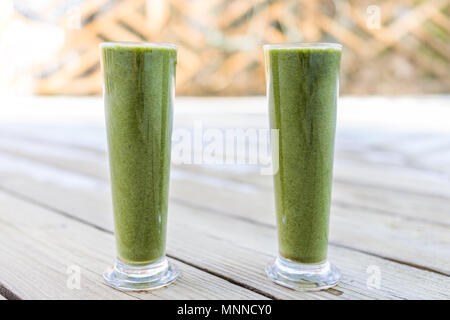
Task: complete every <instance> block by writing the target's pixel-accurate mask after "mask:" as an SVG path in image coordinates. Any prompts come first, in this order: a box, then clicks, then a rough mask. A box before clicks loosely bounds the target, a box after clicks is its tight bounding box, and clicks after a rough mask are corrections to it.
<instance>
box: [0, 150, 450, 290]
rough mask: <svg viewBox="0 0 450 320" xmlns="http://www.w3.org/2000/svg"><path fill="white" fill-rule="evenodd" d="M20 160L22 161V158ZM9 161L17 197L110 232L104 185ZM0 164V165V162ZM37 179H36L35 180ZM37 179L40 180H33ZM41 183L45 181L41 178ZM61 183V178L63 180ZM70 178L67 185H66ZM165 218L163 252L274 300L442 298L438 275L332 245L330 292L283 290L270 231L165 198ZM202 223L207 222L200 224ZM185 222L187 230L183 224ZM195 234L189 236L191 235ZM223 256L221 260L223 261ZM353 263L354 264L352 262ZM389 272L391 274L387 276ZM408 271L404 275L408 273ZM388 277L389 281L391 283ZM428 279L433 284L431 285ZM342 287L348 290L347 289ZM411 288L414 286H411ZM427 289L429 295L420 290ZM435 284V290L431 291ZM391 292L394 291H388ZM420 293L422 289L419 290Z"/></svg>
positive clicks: (5, 176) (6, 179) (7, 182)
mask: <svg viewBox="0 0 450 320" xmlns="http://www.w3.org/2000/svg"><path fill="white" fill-rule="evenodd" d="M22 161H23V160H22ZM14 162H15V164H16V166H17V168H18V170H19V171H20V172H21V173H20V174H18V173H17V172H16V173H13V174H10V176H9V177H8V174H4V171H3V172H2V179H1V181H2V182H4V183H5V185H4V186H7V189H8V190H14V192H15V194H16V195H17V196H22V197H24V199H26V200H27V201H36V202H38V203H39V204H40V205H41V206H51V207H52V208H53V209H54V210H57V211H59V212H60V214H64V215H68V216H70V217H71V218H74V219H79V220H81V221H83V222H88V223H90V224H92V225H95V226H98V227H101V228H102V229H103V228H105V229H107V230H112V214H111V208H110V204H109V203H110V201H109V200H108V199H109V192H108V187H107V185H106V184H105V183H102V182H101V181H95V179H93V178H91V177H83V178H82V176H80V175H75V176H72V178H71V173H70V172H67V171H66V172H65V171H62V170H60V169H58V174H57V175H55V174H52V173H51V171H52V170H54V169H52V168H51V167H47V168H45V167H44V166H43V165H41V164H38V163H34V164H33V162H32V161H29V160H27V161H26V163H27V164H26V166H31V168H32V170H33V171H37V172H40V177H32V176H31V175H30V173H29V172H25V170H27V169H25V166H22V165H20V161H19V159H15V161H14ZM0 163H3V164H4V163H5V162H3V161H0ZM80 178H82V179H83V180H86V181H85V183H88V181H90V184H91V186H92V189H89V190H86V185H85V184H84V183H83V184H81V185H79V184H80V183H81V181H79V180H78V181H77V179H80ZM36 179H37V181H36ZM39 180H41V181H39ZM43 181H45V182H43ZM64 181H65V182H64ZM69 181H72V183H69ZM170 208H171V209H170V210H171V211H170V212H171V214H170V219H169V226H170V227H169V236H168V237H169V238H168V239H169V249H168V252H169V253H170V254H171V255H172V256H174V257H176V258H179V257H180V255H181V258H179V259H181V260H183V261H186V262H189V263H190V264H194V265H198V266H200V267H202V268H204V269H205V270H209V271H210V272H214V273H215V274H221V275H224V276H226V277H227V278H228V277H230V278H231V279H235V281H237V282H239V283H244V284H246V285H247V286H250V287H254V288H260V289H261V288H262V289H263V290H264V292H267V293H270V294H271V295H273V296H275V297H278V298H297V299H298V298H303V299H306V298H319V297H321V298H347V299H348V298H358V299H361V298H364V297H365V298H395V297H397V298H411V297H412V296H415V295H417V296H421V295H422V294H423V295H424V296H422V297H428V296H434V297H437V298H438V297H440V298H443V296H442V292H445V291H442V290H443V288H446V286H448V283H447V282H445V279H448V278H446V277H442V276H440V275H438V274H435V273H431V272H427V271H423V270H420V269H416V268H410V267H408V266H404V265H401V264H397V263H393V262H391V261H388V260H385V259H381V258H377V257H373V256H371V255H367V254H364V253H359V252H355V251H354V250H349V249H346V248H339V247H336V246H331V247H330V258H331V259H333V261H335V262H336V264H337V265H338V266H340V267H341V269H342V270H343V271H344V275H345V278H344V281H343V283H342V284H341V285H340V286H339V287H338V288H337V289H336V290H338V294H339V295H334V293H336V291H332V292H329V291H328V292H320V293H297V292H293V291H291V290H285V289H284V288H282V287H279V286H276V285H274V284H272V283H270V282H269V281H268V280H267V278H266V276H265V274H264V271H263V268H264V265H265V263H267V261H268V260H269V259H270V257H271V256H273V255H274V254H275V245H276V240H275V230H274V228H272V227H269V228H267V227H266V226H261V225H258V224H255V223H249V222H246V223H245V222H243V221H242V220H241V219H234V218H232V217H229V216H228V215H223V216H221V215H218V216H214V215H211V212H208V211H206V212H204V210H200V209H199V208H189V207H187V208H186V207H185V206H181V205H178V204H176V203H173V202H171V204H170ZM205 221H208V223H205ZM186 226H188V228H186ZM194 235H195V236H194ZM225 258H226V259H225ZM356 261H358V263H357V264H355V262H356ZM372 264H375V265H379V266H385V265H387V266H388V267H387V268H385V267H382V270H383V274H384V273H385V272H386V273H387V275H386V278H387V279H389V280H388V283H386V284H385V285H386V286H387V288H389V289H388V290H386V289H384V288H383V290H375V291H371V290H367V287H366V283H365V281H366V280H367V274H366V269H367V267H368V266H369V265H372ZM399 268H400V270H401V271H400V272H401V274H402V275H404V276H405V277H406V278H408V277H410V280H409V281H404V280H403V281H404V282H403V281H401V282H400V283H397V282H396V280H395V279H397V276H396V273H397V272H399V271H398V270H399ZM390 272H392V274H391V275H389V274H390ZM408 274H409V276H408ZM391 281H394V283H392V282H391ZM410 282H411V283H414V290H412V289H411V288H408V289H405V288H404V286H405V285H408V283H410ZM432 283H435V284H434V285H432ZM347 286H348V288H347ZM416 286H417V287H416ZM425 287H429V288H430V290H432V291H434V290H435V291H434V292H433V293H430V292H429V291H428V290H427V291H426V292H424V291H423V288H425ZM434 288H435V289H434ZM392 290H394V293H392ZM421 292H422V293H421Z"/></svg>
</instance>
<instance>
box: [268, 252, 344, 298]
mask: <svg viewBox="0 0 450 320" xmlns="http://www.w3.org/2000/svg"><path fill="white" fill-rule="evenodd" d="M266 273H267V275H268V276H269V279H270V280H272V281H273V282H275V283H277V284H279V285H282V286H284V287H288V288H291V289H294V290H299V291H318V290H324V289H328V288H331V287H333V286H335V285H337V284H338V282H339V280H340V279H341V272H340V271H339V269H338V268H336V267H335V266H334V265H332V264H331V263H329V262H328V261H324V262H321V263H317V264H304V263H297V262H293V261H290V260H287V259H284V258H282V257H277V258H275V260H273V261H272V262H271V263H269V264H268V265H267V267H266Z"/></svg>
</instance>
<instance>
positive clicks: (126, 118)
mask: <svg viewBox="0 0 450 320" xmlns="http://www.w3.org/2000/svg"><path fill="white" fill-rule="evenodd" d="M100 49H101V58H102V59H101V60H102V69H103V74H104V102H105V115H106V129H107V138H108V151H109V166H110V174H111V191H112V200H113V210H114V225H115V237H116V245H117V253H118V262H117V263H116V266H115V269H114V270H115V272H116V273H117V274H114V271H112V272H113V273H110V274H109V276H107V275H105V279H106V280H107V282H108V283H109V284H111V285H113V286H116V287H120V286H122V287H121V288H122V289H138V290H142V289H146V288H153V287H159V286H161V285H164V284H162V283H160V282H159V281H156V282H155V283H151V282H152V281H150V280H151V279H150V280H149V279H147V280H144V281H140V280H139V279H138V280H136V279H134V280H136V281H138V282H140V284H139V285H137V286H136V285H134V286H131V287H126V285H125V284H124V283H120V281H119V280H120V279H119V278H120V277H118V270H119V269H120V275H121V276H122V278H123V276H124V273H127V272H129V273H130V272H131V270H134V271H133V272H131V273H130V274H129V275H128V276H129V277H133V275H134V274H135V273H136V272H135V270H140V271H139V272H138V274H141V275H142V274H143V273H147V274H148V273H149V272H150V271H149V270H155V264H156V265H158V266H166V270H161V268H160V267H158V268H156V269H158V276H157V277H161V274H164V272H169V271H170V270H171V268H170V264H168V263H166V258H165V247H166V226H167V208H168V192H169V173H170V148H171V134H172V113H173V111H172V108H173V101H174V91H175V88H174V86H175V69H176V63H177V48H176V46H174V45H171V44H161V43H129V42H123V43H120V42H118V43H114V42H113V43H103V44H101V45H100ZM163 269H164V268H163ZM172 271H173V270H172ZM161 272H162V273H161ZM150 273H151V272H150ZM114 275H115V276H114ZM148 276H150V275H148ZM173 276H175V274H174V275H173ZM108 277H109V278H108ZM175 277H176V276H175ZM141 278H142V277H141ZM144 278H145V277H144ZM147 278H148V277H147ZM169 278H170V277H169ZM114 279H115V280H118V279H119V280H118V281H119V284H117V283H116V284H114V283H112V282H114ZM128 280H130V279H128ZM134 280H133V281H134ZM141 280H142V279H141ZM166 280H167V279H166ZM133 281H129V282H131V283H132V282H133ZM172 281H173V280H172Z"/></svg>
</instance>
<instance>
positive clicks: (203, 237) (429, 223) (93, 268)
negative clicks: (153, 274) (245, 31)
mask: <svg viewBox="0 0 450 320" xmlns="http://www.w3.org/2000/svg"><path fill="white" fill-rule="evenodd" d="M338 117H339V118H338V119H339V122H338V123H339V125H338V132H337V146H336V161H335V179H334V189H333V203H332V218H331V230H330V246H329V258H330V260H332V261H333V262H334V263H335V264H336V265H337V266H338V267H339V268H340V269H341V271H342V273H343V279H342V282H341V283H340V284H339V285H338V286H337V287H335V288H333V289H329V290H326V291H322V292H312V293H311V292H306V293H302V292H296V291H292V290H289V289H286V288H283V287H281V286H278V285H275V284H273V283H271V282H270V281H269V280H268V279H267V277H266V275H265V273H264V267H265V265H266V263H267V262H268V261H269V260H270V259H271V257H273V256H274V255H275V254H276V236H275V235H276V230H275V224H274V223H275V217H274V205H273V196H272V181H271V177H270V176H262V175H260V174H259V168H258V167H257V166H254V165H235V166H231V165H222V166H220V165H215V166H213V165H173V166H172V173H171V190H170V206H169V232H168V248H167V252H168V255H169V257H170V259H172V261H173V262H174V263H175V264H176V265H177V266H178V267H179V268H180V269H181V271H182V275H181V277H180V278H179V280H178V281H177V282H176V283H175V284H173V285H170V286H169V287H167V288H163V289H160V290H156V291H153V292H147V293H145V292H121V291H117V290H114V289H111V288H109V287H107V286H106V285H105V284H104V283H103V279H102V277H101V273H102V272H103V271H104V270H105V269H106V267H108V266H110V265H111V264H112V263H113V260H114V258H115V249H114V236H113V225H112V221H113V220H112V210H111V203H110V202H111V199H110V191H109V182H108V172H107V166H106V143H105V133H104V124H103V105H102V101H101V99H100V98H65V97H55V98H21V99H18V98H17V99H10V100H8V99H5V100H3V102H2V111H0V243H2V245H1V247H0V299H2V297H1V296H3V297H5V298H7V299H15V298H16V299H17V298H19V299H450V277H449V276H450V126H449V120H448V119H449V118H450V97H448V96H443V97H442V96H439V97H429V98H424V97H415V98H414V97H411V98H356V97H352V98H342V99H341V101H340V106H339V116H338ZM199 120H201V121H202V124H203V126H204V127H216V128H217V127H218V128H247V127H253V128H265V127H266V126H267V123H268V119H267V113H266V103H265V99H263V98H239V99H237V98H236V99H233V98H229V99H218V98H216V99H213V98H203V99H196V98H178V99H177V102H176V113H175V119H174V121H175V128H190V127H192V125H193V124H194V123H195V121H199ZM74 266H75V268H79V270H80V272H81V273H80V283H79V284H80V286H79V288H77V287H75V288H74V287H73V285H70V283H68V282H70V277H71V275H73V274H72V271H73V268H74ZM373 270H379V272H380V273H379V274H380V283H379V284H380V286H379V288H377V287H376V286H373V285H371V283H372V282H371V281H370V279H373V278H371V276H373V274H372V271H373Z"/></svg>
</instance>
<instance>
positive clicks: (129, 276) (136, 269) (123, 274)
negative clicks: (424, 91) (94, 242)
mask: <svg viewBox="0 0 450 320" xmlns="http://www.w3.org/2000/svg"><path fill="white" fill-rule="evenodd" d="M179 274H180V272H179V271H178V269H177V268H176V267H175V266H174V265H173V264H172V263H170V262H169V260H167V258H166V257H164V258H162V259H161V260H158V261H156V262H153V263H151V264H147V265H143V266H130V265H127V264H125V263H123V262H122V261H120V260H119V259H117V260H116V263H115V265H114V267H113V268H110V269H108V270H107V271H106V272H105V273H103V279H105V282H106V284H108V285H109V286H111V287H113V288H116V289H120V290H134V291H138V290H153V289H157V288H161V287H164V286H167V285H169V284H171V283H172V282H174V281H175V279H176V278H177V277H178V275H179Z"/></svg>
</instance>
